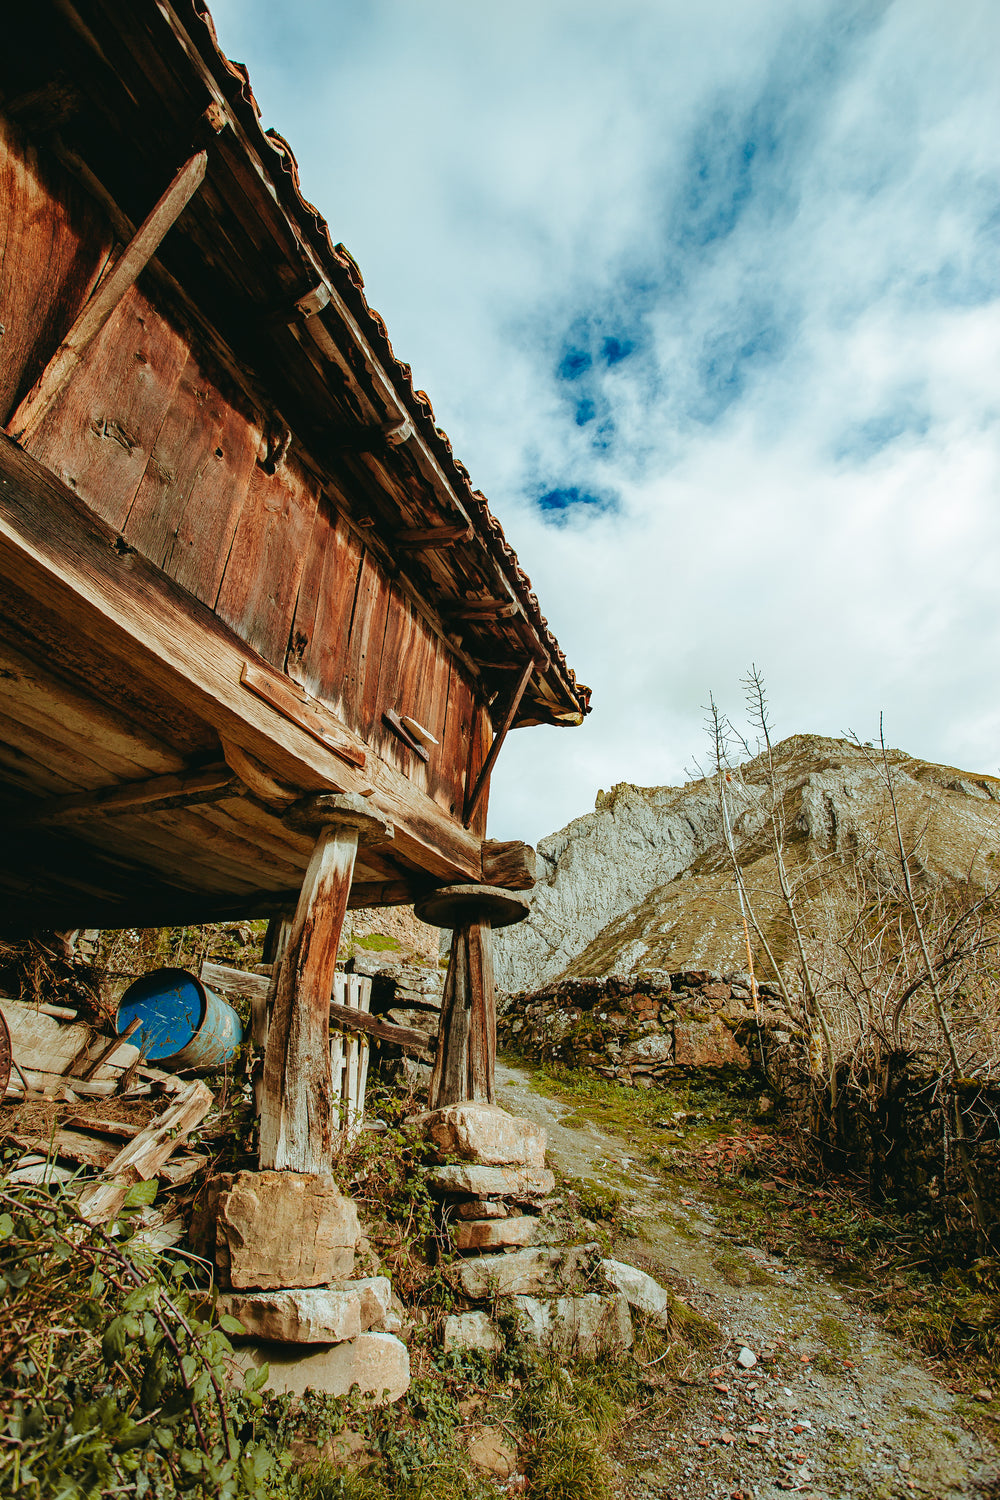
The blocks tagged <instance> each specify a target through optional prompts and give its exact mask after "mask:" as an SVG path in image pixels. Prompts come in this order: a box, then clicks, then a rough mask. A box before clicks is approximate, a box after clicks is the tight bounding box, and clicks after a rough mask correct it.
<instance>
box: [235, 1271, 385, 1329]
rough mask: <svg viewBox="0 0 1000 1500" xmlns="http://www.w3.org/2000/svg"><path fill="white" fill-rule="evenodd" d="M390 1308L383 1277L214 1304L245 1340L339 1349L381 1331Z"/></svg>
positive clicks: (252, 1295) (254, 1294) (248, 1295)
mask: <svg viewBox="0 0 1000 1500" xmlns="http://www.w3.org/2000/svg"><path fill="white" fill-rule="evenodd" d="M391 1304H392V1286H391V1284H390V1282H389V1278H388V1277H387V1276H369V1277H366V1278H364V1279H361V1280H358V1281H348V1282H345V1283H343V1285H341V1286H339V1287H288V1288H278V1289H276V1290H273V1291H267V1292H228V1293H224V1294H223V1295H222V1296H221V1297H220V1298H219V1303H218V1305H219V1310H220V1312H225V1313H229V1315H230V1316H231V1317H234V1318H238V1319H239V1321H240V1322H241V1323H242V1324H243V1327H244V1329H245V1331H246V1332H247V1333H248V1334H250V1335H252V1336H253V1337H255V1338H259V1339H270V1340H276V1341H278V1342H280V1343H285V1344H338V1343H342V1342H343V1341H344V1340H345V1339H354V1338H357V1336H358V1334H359V1333H368V1332H370V1331H371V1330H372V1329H375V1330H378V1331H383V1330H384V1328H385V1322H386V1318H387V1317H388V1316H389V1315H390V1310H391Z"/></svg>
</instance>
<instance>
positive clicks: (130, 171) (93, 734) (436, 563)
mask: <svg viewBox="0 0 1000 1500" xmlns="http://www.w3.org/2000/svg"><path fill="white" fill-rule="evenodd" d="M0 324H2V325H3V326H2V336H0V424H2V425H3V426H4V428H5V430H4V432H3V434H0V740H2V746H0V799H2V809H3V813H4V818H5V823H6V835H5V838H4V840H3V844H2V850H0V913H2V914H0V925H2V926H3V927H4V928H6V929H8V930H11V929H17V928H26V927H38V926H48V927H76V926H83V925H93V926H104V927H108V926H124V925H159V924H167V923H178V922H188V921H199V920H211V919H219V918H224V917H229V916H232V917H236V916H245V915H252V914H263V913H281V912H290V911H291V910H293V909H297V917H296V922H295V923H293V925H292V933H291V947H290V948H289V951H288V953H287V954H286V957H285V962H284V964H283V965H282V971H283V975H284V978H283V981H282V983H283V986H284V990H285V993H284V996H282V995H281V994H279V995H278V1000H277V1008H276V1011H275V1016H276V1020H277V1021H280V1019H281V1017H282V1016H283V1015H284V1017H285V1020H284V1021H283V1022H281V1024H280V1025H279V1026H278V1031H279V1032H282V1033H283V1035H282V1037H281V1042H280V1047H279V1046H278V1045H277V1044H276V1043H274V1029H275V1028H274V1027H273V1026H272V1041H271V1043H269V1064H268V1066H269V1069H270V1073H271V1086H272V1092H274V1090H277V1091H278V1093H279V1094H280V1092H281V1089H282V1087H283V1085H282V1083H281V1076H282V1075H283V1072H287V1071H289V1070H291V1071H292V1072H294V1071H295V1070H294V1068H292V1064H291V1061H290V1059H291V1055H292V1053H295V1052H296V1050H297V1051H298V1054H300V1062H301V1053H302V1051H303V1049H304V1048H307V1047H308V1046H309V1045H310V1042H309V1036H310V1034H311V1035H312V1037H313V1040H315V1038H316V1036H318V1035H319V1030H318V1029H317V1028H319V1027H320V1025H322V1029H323V1031H324V1032H325V1027H326V1024H327V1022H326V1020H325V1019H322V1015H321V1013H322V1009H323V1006H325V1005H326V1004H327V1003H328V1001H329V995H330V986H329V975H330V972H331V971H332V965H333V962H334V960H335V956H336V945H337V940H338V938H339V931H340V923H341V921H342V918H343V912H344V908H345V904H346V903H348V902H349V903H350V904H352V905H378V904H384V903H393V902H397V903H401V902H408V901H412V900H414V899H416V898H419V897H420V896H421V895H424V894H426V893H428V892H433V891H435V890H436V889H437V888H439V887H441V886H449V887H451V886H462V885H472V886H481V885H484V884H486V885H505V884H506V885H514V886H518V885H522V886H523V885H525V884H528V883H530V879H531V877H530V869H529V865H530V860H529V857H528V853H527V852H526V851H525V850H524V849H523V847H522V846H517V845H504V846H496V845H490V844H485V845H484V833H485V828H486V809H487V793H488V782H489V772H490V769H491V767H492V765H493V763H494V760H495V757H496V753H497V751H498V750H499V747H500V744H501V742H502V740H503V737H504V735H505V734H506V732H507V731H508V730H509V729H510V728H514V727H518V726H524V725H530V724H539V723H543V724H578V723H579V722H580V721H581V719H582V717H583V715H584V714H585V713H586V712H587V710H588V690H587V689H586V688H583V687H581V686H580V685H579V684H577V682H576V680H575V677H574V675H573V673H572V671H571V670H570V669H569V667H568V666H567V664H566V661H565V659H564V657H563V655H562V653H561V652H560V650H559V647H558V645H557V643H556V641H555V640H554V639H553V637H552V635H551V633H550V632H549V630H548V628H547V625H546V622H545V620H544V618H543V617H542V615H541V612H540V610H539V606H538V601H537V599H536V598H535V596H534V594H533V593H532V591H531V586H530V583H529V581H528V579H527V578H526V577H525V575H524V573H523V572H522V571H521V569H520V568H519V566H518V563H517V559H516V557H515V555H514V553H513V552H512V550H511V548H510V547H509V545H508V544H507V542H506V541H505V539H504V535H503V532H502V531H501V529H500V526H499V525H498V523H497V522H496V520H495V519H494V518H493V517H492V516H491V514H490V512H489V509H488V507H487V504H486V501H485V499H484V497H483V496H482V495H481V494H480V493H479V492H478V491H475V490H473V489H472V488H471V486H470V484H469V478H468V474H467V472H466V470H465V469H464V468H463V466H462V465H461V464H460V463H459V461H458V460H457V459H456V458H455V457H454V455H453V453H452V450H451V445H450V443H449V441H448V439H447V437H446V435H445V434H444V433H443V432H442V431H441V430H440V429H439V428H437V427H436V426H435V423H434V416H433V412H432V410H431V406H430V402H429V401H428V399H427V397H426V396H425V395H424V394H423V392H421V391H415V390H414V388H413V384H412V381H411V378H410V371H409V368H408V367H407V366H406V365H404V364H402V363H400V361H399V360H398V359H397V358H396V357H395V355H394V353H393V350H392V347H391V345H390V343H389V340H388V337H387V334H386V330H385V327H384V325H383V323H382V320H381V319H380V317H379V316H378V314H377V313H376V312H374V311H373V310H372V309H371V308H370V307H369V306H368V304H367V302H366V300H365V296H364V290H363V283H362V279H361V275H360V273H359V271H358V269H357V267H356V265H355V264H354V262H353V260H352V259H351V257H350V255H349V254H348V252H347V251H346V250H345V248H344V247H343V246H342V245H334V244H333V243H332V242H331V238H330V235H329V233H328V230H327V226H326V224H325V222H324V220H323V219H322V218H321V217H320V215H319V213H318V212H317V211H316V209H314V208H313V207H311V206H310V204H308V203H307V202H306V201H305V200H304V199H303V197H302V195H301V193H300V191H299V186H298V181H297V174H296V165H295V159H294V157H293V156H292V153H291V151H290V149H289V148H288V146H287V145H286V144H285V142H284V141H283V140H282V139H281V138H280V137H279V136H277V135H276V134H275V133H274V132H273V131H269V132H265V131H264V130H263V129H262V127H261V124H260V120H259V117H258V112H257V108H256V105H255V103H254V99H253V95H252V93H251V91H250V87H249V83H248V80H247V76H246V73H245V71H244V70H243V68H241V67H240V66H238V65H236V64H234V63H232V62H229V61H228V60H227V59H226V58H225V57H224V56H223V54H222V53H221V52H220V50H219V47H218V45H217V42H216V38H215V35H214V31H213V29H212V23H211V19H210V17H209V16H208V14H207V11H206V10H205V8H204V5H203V4H202V3H201V0H35V3H34V4H33V5H31V6H28V5H18V6H15V7H10V8H9V10H8V13H7V15H6V16H5V38H4V46H3V48H2V49H0ZM473 917H475V912H474V911H473ZM456 920H457V919H456ZM473 925H475V924H474V923H473ZM466 926H468V923H466ZM279 988H280V986H279ZM324 989H325V993H324ZM310 996H311V997H312V999H310ZM317 996H318V997H319V998H318V999H317V998H316V997H317ZM310 1004H312V1005H313V1006H314V1009H316V1008H317V1007H318V1009H316V1015H317V1016H319V1017H320V1019H319V1020H317V1021H316V1023H315V1027H314V1028H313V1032H312V1033H310V1032H309V1028H308V1026H307V1027H306V1029H305V1032H304V1033H303V1035H301V1036H300V1035H298V1033H297V1028H299V1029H301V1028H300V1027H299V1021H298V1020H297V1019H296V1017H297V1015H298V1014H299V1012H302V1011H303V1007H305V1009H306V1010H308V1006H309V1005H310ZM303 1013H304V1012H303ZM272 1052H273V1053H274V1061H273V1066H272V1062H271V1054H272ZM470 1086H471V1085H470ZM464 1087H465V1086H464V1085H463V1086H461V1087H460V1088H459V1093H462V1092H463V1088H464ZM284 1108H285V1106H284V1105H282V1106H281V1109H279V1110H278V1114H279V1115H280V1114H281V1110H282V1109H284ZM286 1123H287V1122H286ZM275 1128H276V1130H277V1132H278V1136H279V1137H280V1136H281V1133H282V1129H283V1128H284V1127H283V1126H282V1125H281V1124H280V1122H279V1124H278V1125H277V1126H276V1127H275ZM306 1133H307V1134H308V1131H307V1132H306ZM286 1134H287V1131H286ZM294 1134H295V1132H294V1130H292V1135H294ZM272 1144H273V1143H272ZM283 1149H284V1148H283V1147H282V1146H281V1141H280V1140H279V1141H278V1144H277V1145H276V1146H275V1147H274V1150H273V1151H272V1152H271V1154H272V1156H274V1158H275V1161H276V1163H277V1164H278V1165H294V1164H295V1162H296V1161H297V1160H298V1161H300V1162H301V1161H305V1160H306V1159H307V1158H308V1156H309V1151H308V1150H306V1151H305V1152H304V1154H303V1153H302V1152H301V1151H300V1152H299V1156H298V1157H296V1154H295V1149H291V1153H290V1154H289V1151H288V1150H285V1151H284V1155H282V1151H283Z"/></svg>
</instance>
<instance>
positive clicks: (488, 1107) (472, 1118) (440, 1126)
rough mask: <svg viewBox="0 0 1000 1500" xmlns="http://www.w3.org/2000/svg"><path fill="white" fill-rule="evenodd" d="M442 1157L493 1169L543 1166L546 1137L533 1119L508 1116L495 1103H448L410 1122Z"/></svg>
mask: <svg viewBox="0 0 1000 1500" xmlns="http://www.w3.org/2000/svg"><path fill="white" fill-rule="evenodd" d="M410 1123H411V1124H413V1125H415V1126H417V1127H418V1128H419V1129H420V1130H421V1131H422V1133H423V1134H424V1136H425V1137H426V1139H427V1140H429V1141H431V1142H433V1144H434V1145H435V1146H436V1147H437V1148H438V1150H439V1151H440V1153H441V1155H442V1156H458V1157H460V1158H461V1159H462V1160H463V1161H474V1162H479V1163H481V1164H482V1165H483V1166H494V1167H544V1166H545V1144H546V1140H547V1136H546V1133H545V1130H544V1129H543V1128H542V1126H541V1125H536V1124H535V1122H534V1120H524V1119H521V1118H520V1117H518V1116H517V1115H511V1114H508V1113H507V1111H506V1110H505V1109H500V1108H499V1107H498V1106H497V1105H496V1104H479V1103H471V1102H470V1103H463V1104H449V1105H447V1106H446V1107H445V1108H444V1109H435V1110H433V1111H431V1113H429V1114H425V1115H417V1116H416V1117H415V1118H414V1119H413V1120H411V1122H410Z"/></svg>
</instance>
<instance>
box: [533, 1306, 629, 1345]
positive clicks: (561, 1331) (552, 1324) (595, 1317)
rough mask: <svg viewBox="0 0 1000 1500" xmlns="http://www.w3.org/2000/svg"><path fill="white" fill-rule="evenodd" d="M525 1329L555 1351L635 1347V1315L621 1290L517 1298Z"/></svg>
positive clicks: (536, 1342) (540, 1342)
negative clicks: (577, 1294) (549, 1298)
mask: <svg viewBox="0 0 1000 1500" xmlns="http://www.w3.org/2000/svg"><path fill="white" fill-rule="evenodd" d="M514 1310H515V1314H516V1316H517V1320H518V1322H519V1323H520V1325H521V1328H522V1330H523V1332H524V1333H525V1334H526V1335H527V1337H528V1338H529V1339H531V1341H532V1343H535V1344H538V1345H539V1346H540V1347H541V1348H543V1349H551V1350H552V1352H553V1353H554V1354H562V1355H567V1354H572V1355H593V1354H603V1353H612V1352H614V1351H616V1350H618V1351H620V1350H622V1349H631V1347H632V1317H631V1314H630V1313H629V1307H628V1302H627V1300H626V1299H625V1297H623V1296H622V1295H621V1293H620V1292H611V1293H605V1294H602V1293H600V1292H585V1293H584V1294H583V1295H582V1296H579V1297H555V1298H553V1299H551V1300H548V1301H541V1300H539V1298H537V1297H523V1296H521V1297H515V1298H514Z"/></svg>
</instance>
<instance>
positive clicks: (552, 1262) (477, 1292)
mask: <svg viewBox="0 0 1000 1500" xmlns="http://www.w3.org/2000/svg"><path fill="white" fill-rule="evenodd" d="M599 1254H600V1250H599V1247H598V1246H597V1245H574V1246H570V1247H569V1248H565V1249H564V1248H559V1249H548V1248H542V1247H539V1248H537V1249H534V1250H515V1251H514V1252H513V1254H511V1255H481V1256H479V1257H478V1258H477V1259H475V1260H464V1261H461V1262H460V1263H459V1264H457V1265H454V1266H452V1267H451V1276H452V1279H453V1280H454V1281H456V1282H457V1284H458V1285H459V1286H460V1287H461V1289H462V1291H463V1292H464V1293H465V1295H466V1296H467V1297H471V1298H472V1299H473V1300H474V1301H477V1302H478V1301H482V1300H484V1299H485V1298H487V1297H493V1296H497V1297H515V1296H519V1295H527V1296H535V1295H537V1294H538V1293H542V1294H544V1293H546V1292H548V1293H555V1292H560V1291H569V1290H570V1289H571V1287H572V1283H573V1278H574V1277H575V1276H577V1275H579V1273H580V1272H581V1271H582V1270H584V1268H586V1267H587V1266H589V1265H591V1264H593V1262H594V1261H595V1260H596V1259H597V1257H598V1256H599Z"/></svg>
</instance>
